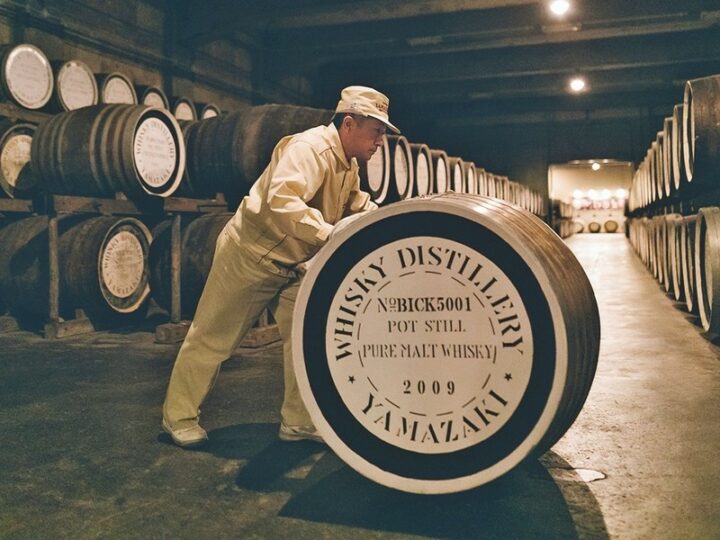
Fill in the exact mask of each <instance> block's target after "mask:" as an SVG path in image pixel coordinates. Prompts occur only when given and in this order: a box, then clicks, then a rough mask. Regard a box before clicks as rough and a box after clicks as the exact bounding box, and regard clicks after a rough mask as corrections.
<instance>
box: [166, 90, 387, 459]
mask: <svg viewBox="0 0 720 540" xmlns="http://www.w3.org/2000/svg"><path fill="white" fill-rule="evenodd" d="M388 105H389V100H388V98H387V97H386V96H385V95H383V94H381V93H380V92H378V91H377V90H374V89H372V88H368V87H364V86H350V87H347V88H345V89H344V90H343V91H342V93H341V95H340V102H339V103H338V105H337V108H336V109H335V117H334V119H333V123H332V124H330V125H327V126H318V127H315V128H312V129H309V130H307V131H304V132H302V133H299V134H296V135H290V136H288V137H284V138H283V139H281V140H280V142H279V143H278V144H277V146H276V147H275V149H274V150H273V153H272V158H271V160H270V164H269V165H268V166H267V168H266V169H265V171H264V172H263V173H262V174H261V175H260V177H259V178H258V179H257V181H256V182H255V184H254V185H253V186H252V188H251V189H250V193H249V194H248V195H247V196H246V197H245V198H244V199H243V201H242V203H241V204H240V206H239V208H238V210H237V212H236V213H235V215H234V216H233V218H232V219H231V220H230V221H229V222H228V224H227V225H226V226H225V228H224V229H223V231H222V232H221V233H220V236H219V237H218V240H217V246H216V250H215V256H214V259H213V264H212V268H211V270H210V274H209V276H208V280H207V282H206V284H205V289H204V290H203V293H202V296H201V298H200V302H199V304H198V307H197V311H196V313H195V317H194V319H193V321H192V325H191V326H190V330H189V332H188V334H187V336H186V337H185V341H184V343H183V345H182V347H181V348H180V351H179V353H178V356H177V358H176V360H175V366H174V368H173V371H172V375H171V377H170V384H169V386H168V389H167V396H166V398H165V404H164V405H163V419H162V426H163V429H164V430H165V431H166V432H167V433H168V434H169V435H170V436H171V437H172V440H173V441H174V442H175V444H177V445H179V446H182V447H191V446H198V445H200V444H202V443H204V442H205V441H206V440H207V433H206V431H205V430H204V429H203V428H202V427H200V424H199V415H200V405H201V404H202V402H203V400H204V399H205V398H206V397H207V394H208V393H209V391H210V389H211V387H212V385H213V383H214V381H215V378H216V377H217V375H218V372H219V370H220V364H221V363H222V362H223V361H224V360H225V359H227V358H228V357H229V356H230V355H231V354H232V352H233V351H234V350H235V348H236V347H237V345H238V344H239V343H240V341H241V340H242V339H243V338H244V337H245V334H246V333H247V332H248V331H249V330H250V328H251V327H252V325H253V324H254V323H255V321H256V320H257V319H258V317H259V316H260V314H261V313H262V311H263V310H264V309H265V308H269V309H270V310H271V312H272V313H273V316H274V317H275V320H276V321H277V324H278V329H279V331H280V337H281V338H282V340H283V363H284V382H285V394H284V399H283V404H282V409H281V411H280V416H281V423H280V433H279V437H280V439H281V440H284V441H297V440H302V439H311V440H316V441H322V439H321V438H320V436H319V435H318V434H317V432H316V430H315V427H314V425H313V423H312V420H311V419H310V416H309V414H308V412H307V410H306V408H305V405H304V404H303V402H302V399H301V397H300V394H299V392H298V387H297V382H296V380H295V372H294V370H293V361H292V345H291V336H290V333H291V328H292V313H293V307H294V304H295V298H296V296H297V291H298V288H299V282H300V277H301V274H302V271H301V267H302V265H303V263H305V262H306V261H308V260H309V259H310V258H311V257H313V255H315V253H317V251H318V250H319V249H320V247H321V246H322V245H323V244H325V242H326V241H327V240H328V238H329V236H330V235H331V233H332V231H333V228H334V226H335V225H336V224H337V223H338V221H340V220H341V219H342V218H344V217H347V216H351V215H353V214H357V213H360V212H365V211H368V210H373V209H375V208H377V206H376V205H375V204H374V203H373V202H372V201H370V196H369V195H368V194H367V193H365V192H363V191H361V190H360V180H359V176H358V161H367V160H369V159H370V158H371V157H372V155H373V154H374V153H375V151H376V150H377V148H378V147H380V146H381V145H382V144H383V136H384V135H385V132H386V129H387V128H389V129H391V130H392V131H394V132H396V133H399V130H398V129H397V128H396V127H395V126H393V125H392V124H391V123H390V121H389V118H388Z"/></svg>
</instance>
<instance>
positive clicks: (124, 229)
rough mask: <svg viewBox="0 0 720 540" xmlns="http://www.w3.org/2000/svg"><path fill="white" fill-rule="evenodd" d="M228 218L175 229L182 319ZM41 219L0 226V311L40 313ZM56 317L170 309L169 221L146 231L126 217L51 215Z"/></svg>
mask: <svg viewBox="0 0 720 540" xmlns="http://www.w3.org/2000/svg"><path fill="white" fill-rule="evenodd" d="M231 215H232V214H230V213H220V214H207V215H204V216H201V217H198V218H196V219H193V220H191V221H187V222H186V223H183V226H182V229H181V230H182V244H181V245H182V261H181V263H182V274H181V275H182V280H181V295H182V314H183V316H184V317H186V318H192V315H193V314H194V312H195V308H196V307H197V302H198V300H199V297H200V293H201V292H202V288H203V286H204V284H205V280H206V279H207V275H208V272H209V271H210V266H211V263H212V258H213V255H214V251H215V240H216V239H217V237H218V235H219V234H220V231H221V230H222V228H223V227H224V226H225V224H226V223H227V221H228V220H229V219H230V217H231ZM48 241H49V237H48V219H47V217H45V216H33V217H28V218H23V219H20V220H17V221H14V222H12V223H9V224H7V225H6V226H5V227H2V228H0V314H2V313H4V312H5V311H8V310H9V311H10V312H12V313H13V314H15V315H18V316H19V317H20V318H23V317H27V316H47V314H48V309H49V302H48V297H49V289H48V284H49V276H50V268H49V261H48ZM58 258H59V265H60V266H59V276H60V303H59V305H60V316H61V317H64V318H68V319H69V318H73V317H74V312H75V310H77V309H82V310H84V311H85V313H86V315H87V316H88V318H90V319H91V320H92V321H93V322H94V323H95V324H96V326H98V327H101V326H111V325H117V324H120V323H123V322H127V321H128V320H132V319H134V318H135V317H137V316H138V315H143V314H144V310H145V308H146V307H147V301H148V299H149V298H150V297H151V296H152V297H153V298H154V299H155V301H156V302H157V304H158V305H160V306H161V307H163V308H165V309H167V310H168V311H169V310H170V298H171V292H170V283H171V268H170V259H171V257H170V221H163V222H161V223H160V224H158V225H157V226H155V227H154V228H153V230H152V232H151V230H150V229H149V228H148V227H147V226H146V225H145V224H144V223H143V222H142V221H140V220H138V219H136V218H132V217H118V216H101V217H87V215H79V214H73V215H68V214H65V215H62V216H60V217H59V218H58Z"/></svg>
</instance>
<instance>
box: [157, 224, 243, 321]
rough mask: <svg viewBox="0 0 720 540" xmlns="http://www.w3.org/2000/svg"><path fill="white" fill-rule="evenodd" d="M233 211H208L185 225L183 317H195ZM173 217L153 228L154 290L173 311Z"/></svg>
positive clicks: (182, 254)
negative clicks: (220, 240) (171, 247)
mask: <svg viewBox="0 0 720 540" xmlns="http://www.w3.org/2000/svg"><path fill="white" fill-rule="evenodd" d="M231 217H232V214H231V213H218V214H206V215H204V216H201V217H199V218H197V219H194V220H192V221H190V222H189V223H188V222H186V223H183V225H182V229H181V230H182V233H181V234H182V241H181V261H180V298H181V313H182V316H183V318H187V319H192V317H193V315H194V314H195V309H196V308H197V304H198V301H199V300H200V294H201V293H202V290H203V287H204V286H205V282H206V281H207V276H208V274H209V273H210V267H211V265H212V259H213V255H214V254H215V242H216V241H217V238H218V236H219V234H220V231H222V229H223V227H224V226H225V224H226V223H227V222H228V221H229V220H230V218H231ZM171 224H172V221H171V220H167V221H163V222H161V223H160V224H159V225H158V226H157V227H155V229H154V230H153V242H152V245H151V246H150V290H151V291H152V293H151V294H152V297H153V299H154V300H155V301H156V302H157V303H158V305H159V306H160V307H163V308H165V309H166V310H168V311H170V303H171V298H172V291H171V288H170V283H171V281H170V280H171V262H170V256H171V252H170V233H171Z"/></svg>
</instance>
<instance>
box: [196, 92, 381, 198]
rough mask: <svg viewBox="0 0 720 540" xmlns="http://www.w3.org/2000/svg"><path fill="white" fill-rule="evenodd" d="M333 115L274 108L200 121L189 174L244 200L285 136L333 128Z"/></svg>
mask: <svg viewBox="0 0 720 540" xmlns="http://www.w3.org/2000/svg"><path fill="white" fill-rule="evenodd" d="M332 115H333V112H332V111H329V110H325V109H313V108H310V107H297V106H293V105H278V104H273V105H260V106H258V107H249V108H248V109H245V110H243V111H239V112H234V113H230V114H226V115H223V116H220V117H216V118H208V119H206V120H199V121H198V123H199V124H201V125H200V126H198V127H197V129H198V130H199V132H198V134H197V138H196V140H195V144H193V145H192V146H189V147H188V149H187V153H188V168H189V171H188V174H189V175H190V176H191V177H192V178H193V179H195V180H196V182H197V183H201V184H203V185H216V186H217V187H218V189H216V191H221V192H224V193H226V194H228V195H230V196H231V197H238V196H243V195H245V194H246V193H247V192H248V190H249V189H250V187H251V186H252V185H253V184H254V183H255V180H257V178H258V177H259V176H260V174H261V173H262V171H263V170H264V169H265V167H267V165H268V163H270V158H271V157H272V151H273V149H274V148H275V146H276V145H277V143H278V141H279V140H280V139H281V138H283V137H285V136H287V135H292V134H295V133H300V132H302V131H305V130H307V129H310V128H313V127H316V126H320V125H327V124H328V123H329V122H330V119H331V118H332ZM378 152H379V151H378ZM378 152H376V153H375V154H376V155H377V154H378ZM382 165H383V167H384V162H383V163H382ZM383 174H384V173H383ZM387 174H388V175H389V171H388V173H387Z"/></svg>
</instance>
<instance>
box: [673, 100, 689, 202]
mask: <svg viewBox="0 0 720 540" xmlns="http://www.w3.org/2000/svg"><path fill="white" fill-rule="evenodd" d="M682 122H683V106H682V104H680V105H675V107H674V108H673V120H672V145H671V146H672V173H673V185H674V186H675V189H676V190H678V189H680V187H681V186H684V185H685V184H686V183H687V176H685V163H684V158H683V128H682Z"/></svg>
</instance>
